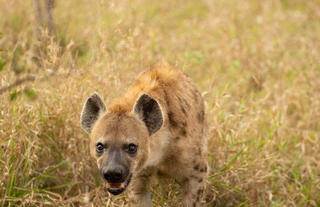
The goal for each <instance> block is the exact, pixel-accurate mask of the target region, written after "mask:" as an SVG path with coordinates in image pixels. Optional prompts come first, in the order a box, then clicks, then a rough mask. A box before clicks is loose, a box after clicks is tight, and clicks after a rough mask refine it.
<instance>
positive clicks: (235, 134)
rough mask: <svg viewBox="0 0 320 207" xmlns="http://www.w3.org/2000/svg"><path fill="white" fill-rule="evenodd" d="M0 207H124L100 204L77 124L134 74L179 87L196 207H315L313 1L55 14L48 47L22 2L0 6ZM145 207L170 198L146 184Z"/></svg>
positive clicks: (139, 4) (171, 193)
mask: <svg viewBox="0 0 320 207" xmlns="http://www.w3.org/2000/svg"><path fill="white" fill-rule="evenodd" d="M0 5H1V7H0V88H2V87H5V86H8V85H9V84H10V83H13V82H14V81H15V79H16V78H17V77H18V78H23V77H25V76H27V75H32V76H34V77H35V78H36V81H34V82H26V83H25V84H23V85H20V86H18V87H15V88H14V89H11V90H9V91H8V92H6V93H3V94H1V98H0V205H1V206H43V205H45V206H83V205H88V206H89V205H90V206H110V207H115V206H123V205H126V199H125V196H118V197H109V196H108V195H107V194H105V192H104V191H103V188H102V186H101V185H100V177H99V173H98V171H97V167H96V166H95V163H94V161H93V160H92V159H91V158H90V156H89V149H88V141H89V140H88V135H86V134H85V133H84V131H83V130H82V129H81V127H80V124H79V115H80V112H81V109H82V104H83V102H84V100H85V99H86V98H87V97H88V96H89V95H90V94H91V93H93V92H94V91H97V92H99V94H101V95H103V96H104V98H105V100H106V102H109V100H111V99H112V98H114V97H117V96H118V95H120V94H121V93H122V92H123V91H125V90H126V88H127V87H128V86H129V85H130V84H131V83H132V82H133V81H134V77H136V76H137V74H139V73H140V72H141V71H143V70H144V69H145V68H148V67H150V65H152V64H154V63H157V62H158V61H162V60H165V61H168V62H171V63H172V64H174V65H176V66H178V67H180V68H182V69H183V70H184V71H185V72H187V73H188V74H190V76H191V77H192V78H193V80H194V81H195V82H196V83H197V85H198V86H199V87H200V89H201V91H202V93H203V97H204V99H205V101H206V109H207V110H206V111H207V118H208V121H209V123H210V142H209V146H208V147H209V151H210V154H209V156H210V166H211V172H210V179H209V182H210V188H211V192H212V193H211V194H212V195H211V197H212V200H211V202H210V203H209V204H208V206H261V207H262V206H273V207H277V206H279V207H280V206H281V207H282V206H297V207H298V206H300V207H302V206H314V207H316V206H320V162H319V160H320V153H319V151H320V96H319V94H320V87H319V86H320V79H319V77H320V36H319V34H320V13H319V11H320V2H319V1H318V0H308V1H302V0H279V1H277V0H261V1H250V0H243V1H237V0H226V1H221V0H212V1H206V0H204V1H192V0H188V1H182V0H175V1H168V0H163V1H155V2H152V3H150V1H147V0H132V1H128V0H124V1H113V0H112V1H85V0H78V1H57V3H56V6H55V10H54V17H55V39H52V38H50V37H48V36H46V35H44V36H43V37H42V38H41V40H37V38H36V36H35V35H34V30H35V17H34V15H33V11H34V10H33V7H32V1H31V0H28V1H18V0H12V1H4V0H0ZM152 192H153V195H154V196H153V202H154V205H155V206H178V205H179V199H180V196H179V193H178V192H179V185H178V184H176V183H174V182H168V183H167V184H165V185H161V186H160V187H159V186H158V185H157V183H155V184H154V188H153V189H152Z"/></svg>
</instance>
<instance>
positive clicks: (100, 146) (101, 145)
mask: <svg viewBox="0 0 320 207" xmlns="http://www.w3.org/2000/svg"><path fill="white" fill-rule="evenodd" d="M103 150H104V147H103V144H102V143H100V142H99V143H98V144H97V145H96V151H97V152H98V153H102V152H103Z"/></svg>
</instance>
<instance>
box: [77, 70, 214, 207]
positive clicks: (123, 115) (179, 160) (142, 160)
mask: <svg viewBox="0 0 320 207" xmlns="http://www.w3.org/2000/svg"><path fill="white" fill-rule="evenodd" d="M81 125H82V127H83V128H84V129H85V130H86V131H87V132H88V133H89V134H90V151H91V155H92V156H93V157H94V158H96V160H97V164H98V167H99V169H100V173H101V176H102V178H103V179H104V181H105V186H106V190H107V191H109V192H110V193H111V194H113V195H118V194H120V193H122V192H124V191H125V190H126V188H127V187H128V189H129V201H130V206H152V202H151V195H150V192H149V189H148V188H149V184H150V177H151V175H152V174H161V175H167V176H169V177H172V178H174V179H176V180H177V181H178V182H180V183H182V186H183V198H182V203H183V206H184V207H193V206H201V198H202V194H203V192H204V187H205V183H206V178H207V171H208V168H207V149H206V131H207V126H206V121H205V113H204V103H203V100H202V97H201V94H200V92H199V91H198V89H197V87H196V86H195V84H194V83H193V82H192V80H191V79H190V78H189V77H188V76H187V75H186V74H184V73H183V72H182V71H181V70H179V69H176V68H174V67H171V66H158V67H156V68H153V69H149V70H147V71H145V72H144V73H143V74H142V75H140V77H139V78H138V80H137V81H136V82H135V84H134V85H133V86H132V87H131V88H130V89H129V90H128V91H127V92H126V93H125V94H124V95H123V96H121V97H120V98H118V99H116V100H114V101H113V102H112V103H111V105H110V106H109V107H108V108H107V107H106V106H105V105H104V103H103V101H102V99H101V98H100V97H99V95H98V94H93V95H92V96H91V97H90V98H89V99H88V100H87V101H86V103H85V104H84V107H83V111H82V114H81Z"/></svg>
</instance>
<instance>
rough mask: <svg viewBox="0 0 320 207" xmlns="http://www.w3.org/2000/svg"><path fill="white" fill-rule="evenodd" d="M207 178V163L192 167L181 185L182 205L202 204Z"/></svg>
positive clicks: (188, 206)
mask: <svg viewBox="0 0 320 207" xmlns="http://www.w3.org/2000/svg"><path fill="white" fill-rule="evenodd" d="M206 179H207V164H206V163H203V164H199V165H195V166H194V167H193V170H192V173H191V174H190V175H189V176H188V178H187V181H186V182H185V183H184V185H183V198H182V199H183V207H199V206H203V204H201V203H202V200H203V195H204V190H205V183H206Z"/></svg>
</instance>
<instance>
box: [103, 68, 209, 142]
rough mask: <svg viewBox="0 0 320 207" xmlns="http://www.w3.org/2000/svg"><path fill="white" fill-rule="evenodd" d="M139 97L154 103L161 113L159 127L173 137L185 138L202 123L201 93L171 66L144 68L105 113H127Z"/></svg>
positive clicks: (182, 73)
mask: <svg viewBox="0 0 320 207" xmlns="http://www.w3.org/2000/svg"><path fill="white" fill-rule="evenodd" d="M141 94H148V95H149V96H151V97H153V98H154V99H155V100H157V102H158V103H159V104H160V106H161V110H162V115H163V119H164V120H163V121H164V123H163V127H167V128H168V129H169V130H170V131H171V132H172V133H173V134H174V136H188V133H192V132H197V131H198V130H199V126H201V125H203V124H204V104H203V100H202V97H201V94H200V92H199V90H198V88H197V86H196V85H195V84H194V83H193V81H192V80H191V78H190V77H189V76H188V75H186V74H185V73H184V72H183V71H181V70H180V69H177V68H175V67H172V66H158V67H155V68H151V69H148V70H147V71H145V72H144V73H142V74H141V75H140V76H139V77H138V79H137V80H136V82H135V83H134V84H133V86H132V87H131V88H129V90H128V91H127V92H126V93H125V94H124V96H122V97H120V98H118V99H115V100H114V101H113V102H112V103H111V105H110V106H109V108H108V111H109V112H120V111H124V112H127V111H130V110H131V109H132V108H133V107H134V104H135V103H136V100H137V99H138V97H139V96H140V95H141ZM200 128H201V127H200ZM194 129H195V130H194Z"/></svg>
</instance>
